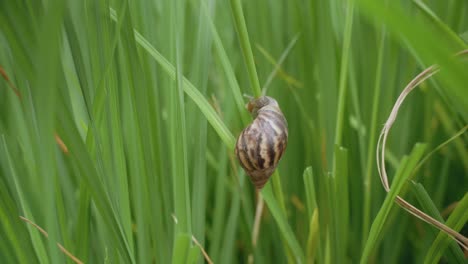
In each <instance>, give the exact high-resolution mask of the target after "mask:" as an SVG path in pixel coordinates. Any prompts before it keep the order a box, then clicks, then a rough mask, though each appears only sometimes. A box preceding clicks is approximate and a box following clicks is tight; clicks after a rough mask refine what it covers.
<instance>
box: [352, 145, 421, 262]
mask: <svg viewBox="0 0 468 264" xmlns="http://www.w3.org/2000/svg"><path fill="white" fill-rule="evenodd" d="M425 148H426V145H424V144H416V145H415V146H414V148H413V151H412V152H411V154H409V155H408V156H405V157H403V159H402V161H401V162H400V167H399V168H398V171H397V172H396V173H395V177H394V179H393V183H392V184H391V188H390V192H388V194H387V196H386V197H385V201H384V204H383V205H382V207H381V208H380V210H379V212H378V214H377V216H376V217H375V219H374V221H373V223H372V226H371V229H370V232H369V237H368V239H367V241H366V243H365V246H364V251H363V253H362V257H361V263H367V261H368V259H369V256H370V255H371V253H372V251H373V250H374V248H375V247H376V245H377V244H378V240H379V238H380V233H381V232H382V228H383V225H384V223H385V220H386V219H387V216H388V214H389V213H390V209H392V207H393V206H394V205H395V198H396V196H397V195H398V194H399V193H400V190H401V189H402V187H403V185H404V184H405V182H406V180H407V178H408V177H410V176H411V172H412V170H413V169H414V167H415V166H416V165H417V163H418V162H419V160H420V159H421V157H422V155H423V154H424V150H425Z"/></svg>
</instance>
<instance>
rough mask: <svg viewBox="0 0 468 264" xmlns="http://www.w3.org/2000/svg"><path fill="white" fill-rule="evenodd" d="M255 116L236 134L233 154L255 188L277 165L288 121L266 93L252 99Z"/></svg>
mask: <svg viewBox="0 0 468 264" xmlns="http://www.w3.org/2000/svg"><path fill="white" fill-rule="evenodd" d="M247 110H248V111H249V112H250V113H251V114H252V117H253V118H254V120H253V122H252V123H251V124H250V125H249V126H247V127H246V128H245V129H244V130H243V131H242V132H241V134H240V135H239V138H238V139H237V143H236V149H235V152H236V156H237V158H238V159H239V162H240V164H241V166H242V168H244V170H245V172H246V173H247V175H249V177H250V179H251V181H252V183H253V184H254V185H255V187H256V188H257V189H262V188H263V186H264V185H265V184H266V183H267V181H268V179H269V178H270V176H271V175H272V174H273V172H274V171H275V169H276V167H277V166H278V162H279V161H280V159H281V157H282V156H283V153H284V151H285V150H286V146H287V143H288V124H287V122H286V118H284V115H283V113H282V112H281V109H280V108H279V105H278V102H276V100H275V99H273V98H271V97H269V96H262V97H259V98H257V99H251V100H250V102H249V103H248V104H247Z"/></svg>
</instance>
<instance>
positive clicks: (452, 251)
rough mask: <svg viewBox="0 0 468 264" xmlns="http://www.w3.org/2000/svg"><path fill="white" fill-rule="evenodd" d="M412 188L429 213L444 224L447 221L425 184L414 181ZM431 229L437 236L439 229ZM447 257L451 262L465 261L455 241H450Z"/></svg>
mask: <svg viewBox="0 0 468 264" xmlns="http://www.w3.org/2000/svg"><path fill="white" fill-rule="evenodd" d="M412 190H413V192H414V194H415V195H416V198H417V199H418V202H419V203H420V204H421V206H422V208H423V209H424V211H425V212H427V213H428V214H429V215H431V216H432V217H433V218H434V219H436V220H437V221H439V222H441V223H443V224H444V223H445V221H444V219H443V218H442V216H441V215H440V213H439V211H438V210H437V207H436V206H435V204H434V202H433V201H432V199H431V197H430V196H429V194H428V193H427V192H426V189H424V186H423V185H422V184H420V183H414V182H413V185H412ZM430 231H431V234H432V237H434V238H435V237H436V236H437V230H436V229H435V228H432V227H431V229H430ZM439 249H441V248H439ZM441 251H443V250H441ZM447 257H448V261H449V262H450V263H464V262H465V260H464V259H465V257H464V255H463V251H462V250H461V249H460V247H459V246H458V245H457V243H456V242H455V241H451V242H450V244H449V254H447ZM437 262H438V261H433V262H432V263H437Z"/></svg>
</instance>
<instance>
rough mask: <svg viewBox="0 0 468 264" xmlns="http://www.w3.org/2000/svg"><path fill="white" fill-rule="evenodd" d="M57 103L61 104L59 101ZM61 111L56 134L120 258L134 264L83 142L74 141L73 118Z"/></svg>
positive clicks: (65, 109) (116, 218)
mask: <svg viewBox="0 0 468 264" xmlns="http://www.w3.org/2000/svg"><path fill="white" fill-rule="evenodd" d="M58 102H61V101H60V100H59V101H58ZM59 108H60V109H62V111H58V112H57V114H58V123H59V124H60V126H59V127H58V128H57V133H58V134H60V135H61V136H62V139H63V141H64V142H65V144H66V145H67V146H68V148H69V150H70V155H69V157H68V158H69V159H71V160H73V161H74V162H75V163H76V166H77V168H78V170H79V174H78V175H80V176H83V177H81V178H80V179H81V180H82V182H84V184H85V186H87V188H89V192H90V195H91V197H92V198H93V201H94V202H95V204H96V207H97V209H98V211H99V213H100V215H101V216H102V218H103V221H104V223H106V227H108V228H109V229H110V230H111V233H112V235H113V239H114V241H115V242H116V245H117V249H118V250H119V252H120V254H122V257H123V258H124V259H125V260H126V261H128V262H129V263H135V260H134V257H133V253H132V250H131V249H130V247H129V244H128V241H127V239H126V236H125V233H124V231H123V228H122V226H121V222H120V221H119V220H118V217H117V215H116V212H115V208H114V207H113V206H112V204H111V202H110V200H109V197H108V194H107V192H106V191H105V188H104V186H103V184H102V181H101V180H100V179H101V177H100V176H98V172H97V170H96V168H95V165H94V164H93V162H92V159H91V157H90V155H89V153H88V150H87V149H86V146H85V144H84V142H82V141H81V140H76V139H79V138H80V134H79V132H78V130H77V128H76V126H75V123H74V121H73V118H72V117H71V114H70V112H69V109H68V108H67V107H66V106H64V105H60V106H59Z"/></svg>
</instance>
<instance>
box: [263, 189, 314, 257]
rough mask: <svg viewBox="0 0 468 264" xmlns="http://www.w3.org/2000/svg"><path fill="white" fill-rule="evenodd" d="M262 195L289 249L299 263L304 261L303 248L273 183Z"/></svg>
mask: <svg viewBox="0 0 468 264" xmlns="http://www.w3.org/2000/svg"><path fill="white" fill-rule="evenodd" d="M262 196H263V198H264V199H265V202H266V204H267V205H268V209H270V212H271V214H272V215H273V217H274V218H275V220H276V223H277V224H278V227H279V229H280V231H281V233H282V235H283V237H284V239H285V240H286V241H287V243H288V246H289V249H290V250H291V251H292V253H293V256H294V259H295V261H296V262H297V263H304V262H305V257H304V254H303V252H302V249H301V247H300V245H299V242H298V241H297V240H296V238H295V237H294V233H293V231H292V230H291V227H290V226H289V224H288V222H287V220H286V217H285V215H284V213H283V212H282V210H281V208H280V207H279V206H278V205H279V203H278V202H277V201H276V199H275V198H274V197H273V192H272V188H271V184H268V183H267V184H266V185H265V187H264V188H263V190H262Z"/></svg>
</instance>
